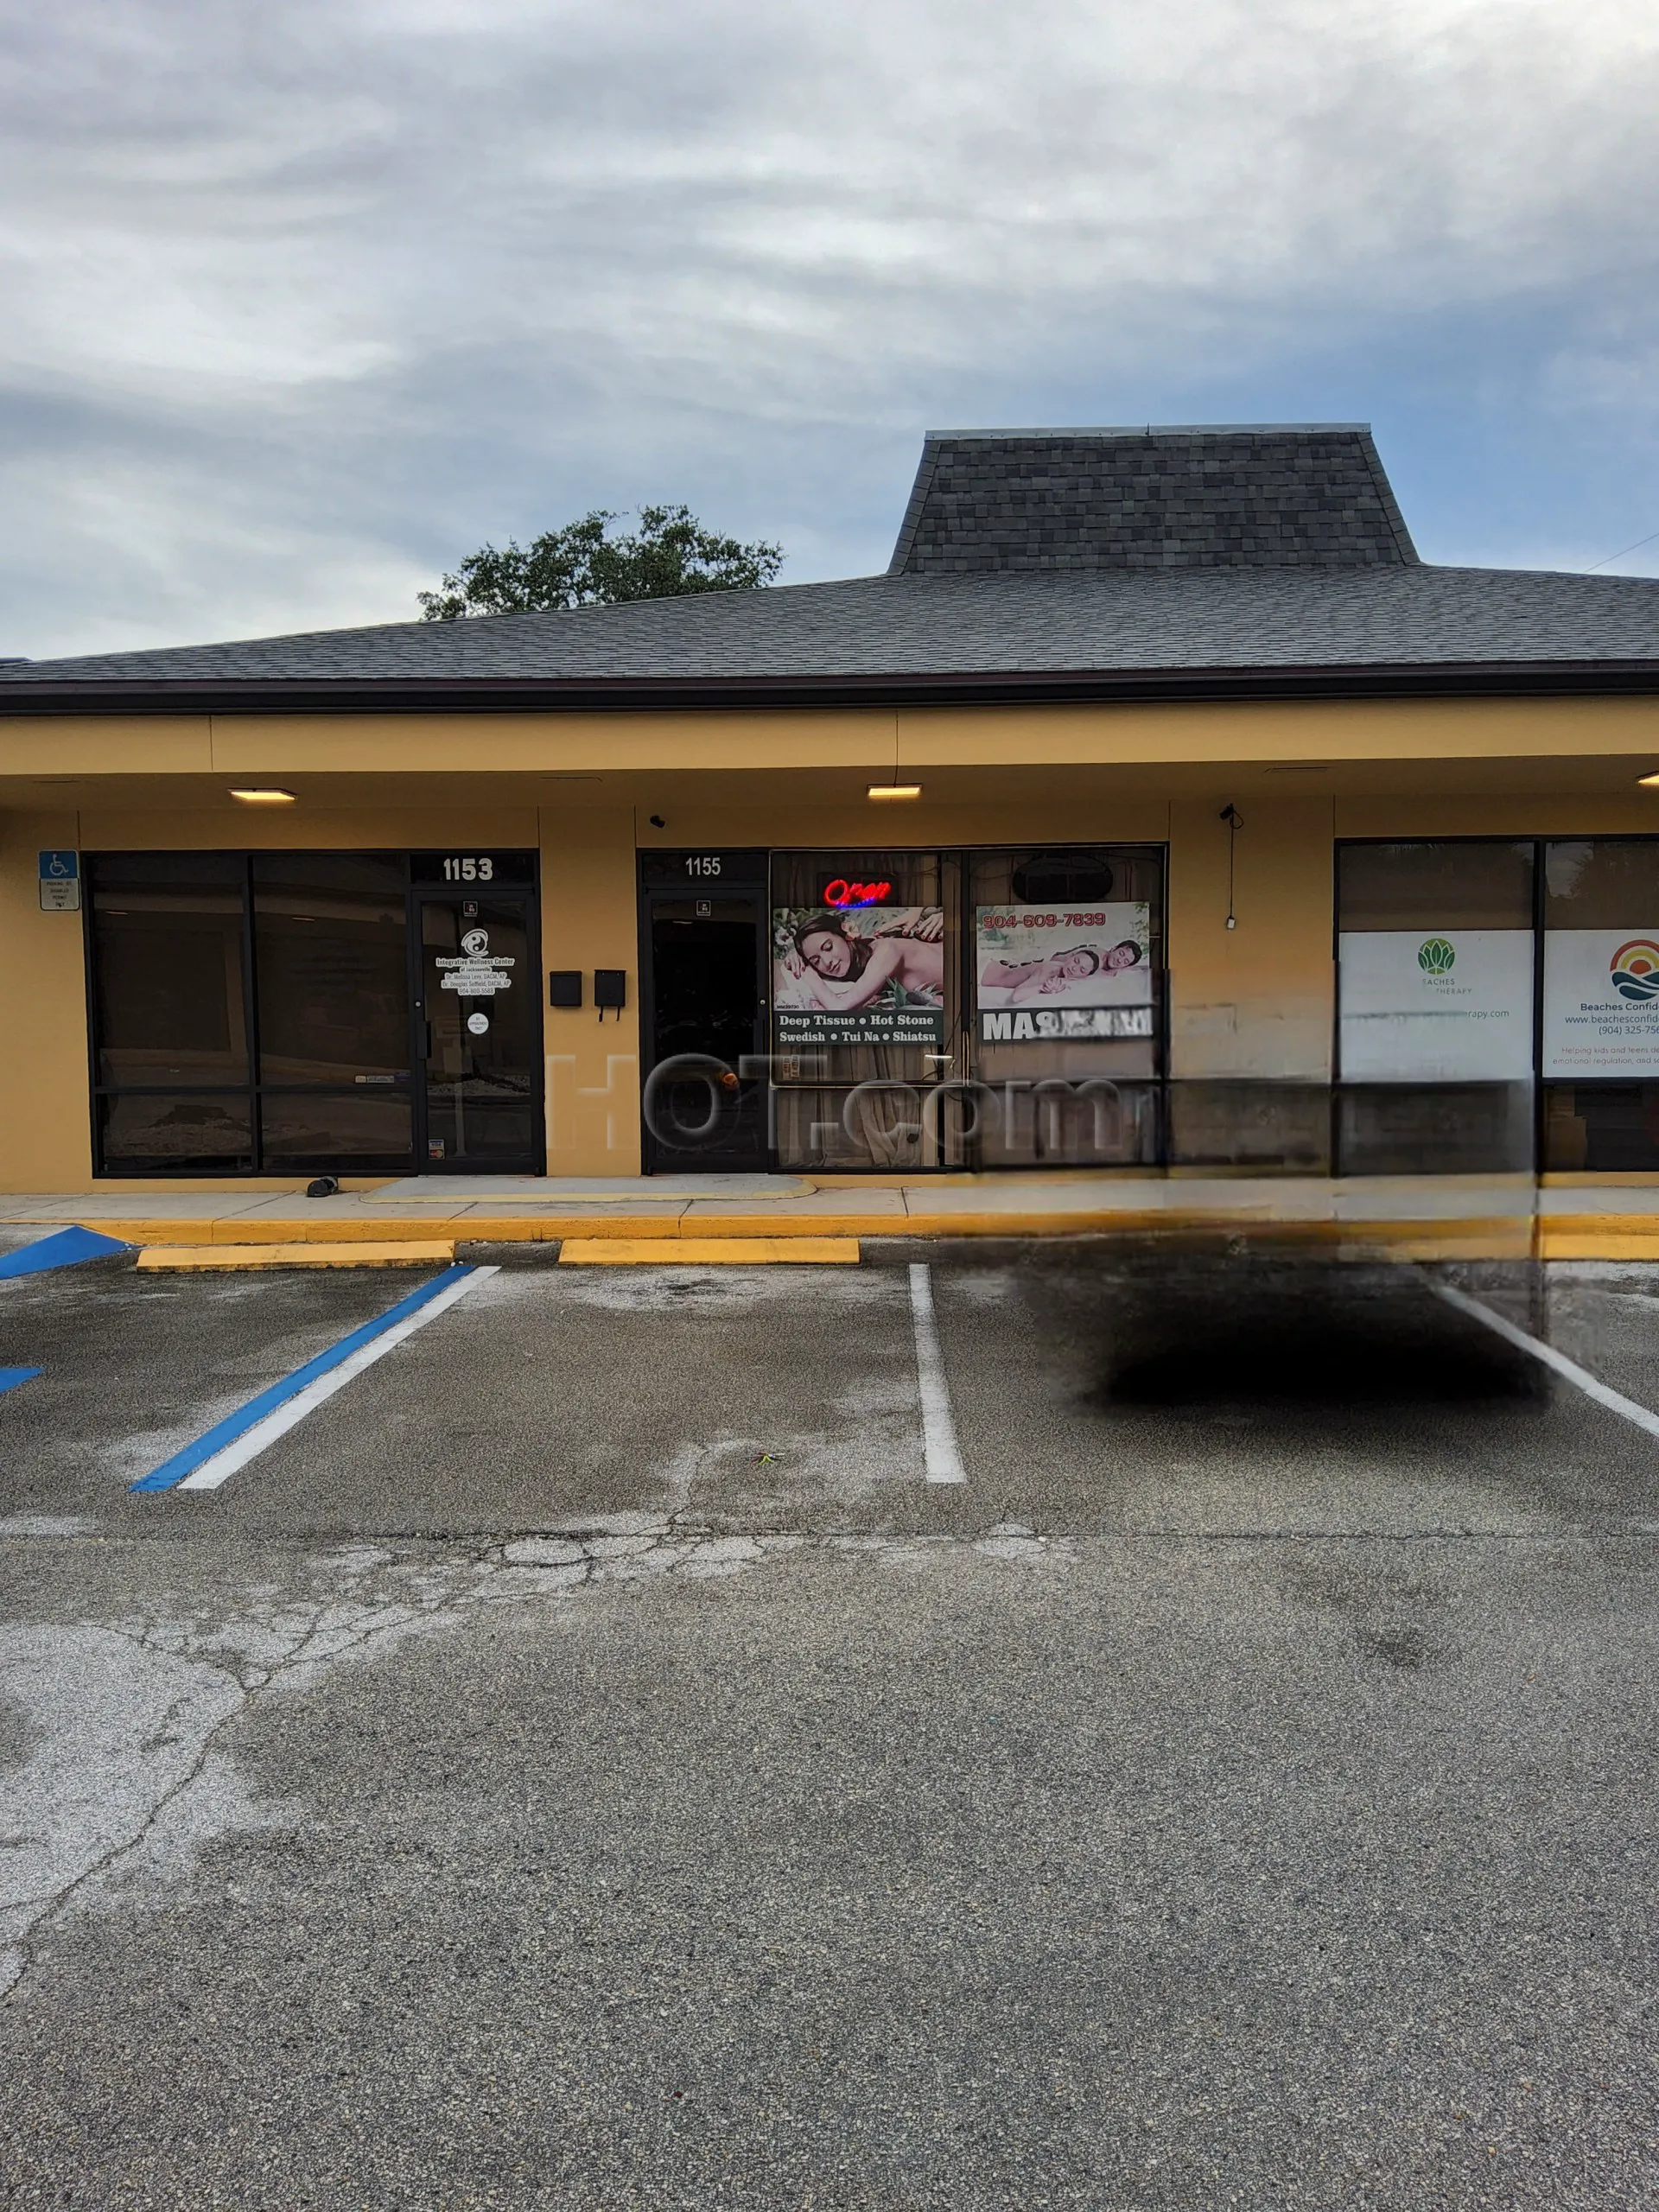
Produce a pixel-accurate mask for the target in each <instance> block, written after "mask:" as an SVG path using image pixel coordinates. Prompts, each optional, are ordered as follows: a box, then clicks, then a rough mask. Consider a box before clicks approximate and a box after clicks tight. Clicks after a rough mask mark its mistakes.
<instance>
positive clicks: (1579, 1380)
mask: <svg viewBox="0 0 1659 2212" xmlns="http://www.w3.org/2000/svg"><path fill="white" fill-rule="evenodd" d="M1430 1287H1431V1288H1432V1289H1433V1292H1434V1294H1435V1295H1436V1296H1437V1297H1439V1298H1443V1299H1444V1300H1446V1304H1447V1305H1448V1306H1456V1307H1457V1309H1458V1311H1459V1313H1466V1314H1468V1316H1469V1317H1470V1319H1471V1320H1474V1321H1478V1322H1480V1323H1481V1325H1483V1327H1484V1328H1488V1329H1491V1331H1492V1332H1493V1334H1494V1335H1495V1336H1500V1337H1502V1338H1503V1340H1504V1342H1505V1343H1506V1344H1514V1345H1515V1346H1516V1348H1517V1349H1518V1350H1519V1351H1524V1352H1530V1353H1531V1355H1532V1357H1534V1358H1535V1359H1536V1360H1541V1361H1542V1363H1543V1364H1544V1365H1545V1366H1546V1367H1548V1368H1550V1369H1552V1370H1554V1373H1556V1374H1557V1375H1559V1376H1561V1377H1562V1379H1563V1380H1564V1381H1566V1382H1568V1383H1572V1385H1573V1389H1577V1390H1582V1391H1583V1393H1584V1395H1585V1396H1586V1398H1593V1399H1594V1400H1595V1402H1596V1403H1597V1404H1598V1405H1599V1406H1605V1407H1606V1408H1607V1409H1608V1411H1609V1412H1610V1413H1615V1414H1620V1415H1622V1417H1623V1418H1624V1420H1625V1421H1629V1422H1630V1426H1631V1427H1632V1428H1640V1429H1645V1430H1646V1432H1647V1433H1648V1434H1649V1436H1659V1414H1655V1413H1649V1410H1648V1408H1646V1407H1645V1406H1638V1405H1637V1402H1636V1401H1635V1399H1634V1398H1627V1397H1625V1396H1624V1395H1623V1394H1622V1393H1621V1392H1620V1391H1618V1390H1613V1389H1609V1388H1608V1386H1607V1384H1606V1383H1602V1382H1599V1381H1598V1380H1597V1378H1596V1377H1595V1376H1593V1375H1592V1374H1591V1372H1590V1370H1588V1368H1585V1367H1580V1365H1579V1363H1578V1362H1577V1361H1576V1360H1573V1359H1569V1358H1568V1357H1567V1354H1566V1353H1565V1352H1564V1351H1556V1349H1555V1347H1554V1344H1545V1343H1543V1342H1542V1340H1541V1338H1537V1337H1529V1335H1528V1334H1527V1332H1526V1331H1525V1330H1524V1329H1518V1328H1516V1325H1515V1323H1514V1322H1513V1321H1506V1320H1505V1319H1504V1318H1503V1315H1502V1314H1501V1313H1493V1311H1492V1309H1491V1306H1483V1305H1482V1304H1481V1302H1480V1300H1478V1298H1471V1297H1469V1296H1468V1295H1467V1294H1466V1293H1465V1292H1464V1291H1461V1290H1454V1289H1453V1288H1452V1286H1451V1284H1450V1283H1446V1282H1437V1283H1433V1284H1431V1285H1430Z"/></svg>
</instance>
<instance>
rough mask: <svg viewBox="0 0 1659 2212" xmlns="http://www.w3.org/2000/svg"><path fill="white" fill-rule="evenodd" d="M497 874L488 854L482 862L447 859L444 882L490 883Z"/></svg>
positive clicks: (444, 864) (470, 859)
mask: <svg viewBox="0 0 1659 2212" xmlns="http://www.w3.org/2000/svg"><path fill="white" fill-rule="evenodd" d="M494 874H495V862H494V861H493V860H491V859H490V858H489V856H488V855H487V854H486V855H485V856H484V857H483V858H482V859H481V860H474V859H472V858H470V857H468V858H467V859H466V860H460V859H453V858H446V859H445V861H444V863H443V880H444V881H445V882H446V883H488V882H489V881H490V880H491V879H492V878H493V875H494Z"/></svg>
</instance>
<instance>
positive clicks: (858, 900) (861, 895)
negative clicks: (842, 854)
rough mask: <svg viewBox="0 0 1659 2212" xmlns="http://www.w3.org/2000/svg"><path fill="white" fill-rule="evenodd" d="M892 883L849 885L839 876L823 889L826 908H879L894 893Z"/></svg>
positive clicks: (843, 877)
mask: <svg viewBox="0 0 1659 2212" xmlns="http://www.w3.org/2000/svg"><path fill="white" fill-rule="evenodd" d="M892 890H893V886H892V885H891V884H890V883H849V882H848V880H847V879H846V877H845V876H842V875H838V876H837V877H836V880H835V881H834V882H833V883H826V884H825V885H824V887H823V903H824V905H825V906H841V907H845V906H880V904H881V901H882V900H883V899H886V898H887V896H888V895H889V894H890V893H891V892H892Z"/></svg>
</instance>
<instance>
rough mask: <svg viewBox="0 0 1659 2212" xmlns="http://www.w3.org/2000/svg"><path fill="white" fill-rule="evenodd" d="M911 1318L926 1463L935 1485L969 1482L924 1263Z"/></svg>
mask: <svg viewBox="0 0 1659 2212" xmlns="http://www.w3.org/2000/svg"><path fill="white" fill-rule="evenodd" d="M910 1318H911V1320H912V1323H913V1324H914V1326H915V1330H916V1379H917V1382H918V1385H919V1387H920V1392H921V1400H922V1446H923V1464H924V1466H925V1471H926V1474H927V1479H928V1481H929V1482H931V1483H965V1482H966V1481H967V1479H968V1478H967V1475H966V1474H965V1473H964V1472H963V1465H962V1453H961V1452H960V1451H959V1450H958V1449H957V1424H956V1420H955V1417H954V1415H953V1414H952V1413H951V1411H950V1382H949V1380H948V1379H947V1377H946V1375H945V1372H944V1355H943V1353H942V1352H941V1351H940V1350H939V1332H938V1329H937V1328H936V1327H935V1325H934V1321H933V1275H932V1271H931V1268H927V1267H926V1266H925V1265H923V1264H922V1263H921V1262H913V1263H912V1267H911V1270H910Z"/></svg>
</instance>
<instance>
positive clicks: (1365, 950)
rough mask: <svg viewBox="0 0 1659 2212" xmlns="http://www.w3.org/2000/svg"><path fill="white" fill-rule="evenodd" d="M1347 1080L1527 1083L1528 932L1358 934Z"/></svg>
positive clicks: (1345, 1030)
mask: <svg viewBox="0 0 1659 2212" xmlns="http://www.w3.org/2000/svg"><path fill="white" fill-rule="evenodd" d="M1338 956H1339V957H1340V959H1341V962H1342V1036H1341V1044H1342V1074H1343V1079H1344V1082H1347V1083H1461V1082H1473V1083H1521V1082H1524V1081H1525V1080H1526V1078H1527V1077H1529V1076H1530V1074H1531V1073H1532V931H1530V930H1463V929H1452V930H1353V931H1346V930H1345V931H1344V932H1343V934H1342V937H1341V939H1340V941H1339V944H1338Z"/></svg>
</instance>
